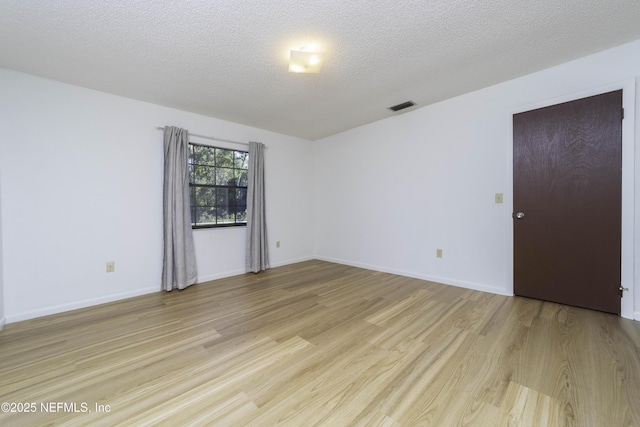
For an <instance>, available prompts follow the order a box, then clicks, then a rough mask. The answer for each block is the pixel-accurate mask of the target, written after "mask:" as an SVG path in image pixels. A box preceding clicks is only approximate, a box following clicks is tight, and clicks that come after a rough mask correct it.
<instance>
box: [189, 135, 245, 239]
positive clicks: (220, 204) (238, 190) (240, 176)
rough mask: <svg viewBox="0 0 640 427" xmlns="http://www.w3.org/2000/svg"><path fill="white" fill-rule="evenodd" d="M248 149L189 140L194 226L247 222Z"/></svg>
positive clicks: (192, 224) (229, 224)
mask: <svg viewBox="0 0 640 427" xmlns="http://www.w3.org/2000/svg"><path fill="white" fill-rule="evenodd" d="M248 174H249V153H247V152H246V151H238V150H229V149H226V148H218V147H209V146H206V145H198V144H189V191H190V195H191V226H192V227H193V228H206V227H224V226H232V225H246V223H247V181H248Z"/></svg>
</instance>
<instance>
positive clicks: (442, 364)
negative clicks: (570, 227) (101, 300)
mask: <svg viewBox="0 0 640 427" xmlns="http://www.w3.org/2000/svg"><path fill="white" fill-rule="evenodd" d="M639 346H640V323H639V322H633V321H628V320H625V319H621V318H619V317H617V316H613V315H610V314H605V313H599V312H594V311H589V310H583V309H579V308H573V307H567V306H563V305H558V304H552V303H546V302H541V301H537V300H530V299H525V298H518V297H515V298H513V297H504V296H499V295H491V294H486V293H482V292H476V291H471V290H465V289H460V288H455V287H451V286H444V285H439V284H435V283H431V282H425V281H421V280H416V279H411V278H406V277H399V276H394V275H390V274H385V273H379V272H374V271H369V270H362V269H358V268H353V267H348V266H343V265H336V264H331V263H326V262H321V261H309V262H304V263H300V264H295V265H290V266H285V267H279V268H274V269H271V270H269V271H267V272H265V273H261V274H258V275H254V274H249V275H243V276H238V277H233V278H228V279H223V280H218V281H215V282H209V283H205V284H201V285H196V286H193V287H191V288H188V289H187V290H184V291H174V292H171V293H160V292H159V293H157V294H152V295H145V296H142V297H137V298H132V299H128V300H125V301H119V302H115V303H110V304H105V305H102V306H98V307H92V308H88V309H83V310H77V311H74V312H69V313H63V314H59V315H53V316H48V317H46V318H40V319H35V320H30V321H25V322H20V323H14V324H9V325H7V326H6V327H5V330H4V331H2V332H0V402H14V403H15V405H14V406H13V408H10V409H16V410H17V409H20V408H19V407H18V405H19V404H22V405H23V406H24V404H31V403H35V409H36V412H35V413H31V414H24V413H20V414H17V413H0V425H2V426H33V425H41V424H50V425H71V426H75V425H78V426H86V425H92V426H93V425H98V426H99V425H105V426H112V425H135V426H144V425H167V426H182V425H221V426H225V425H238V426H245V425H252V426H274V425H288V426H311V425H323V426H364V425H375V426H377V425H380V426H414V425H428V426H454V425H472V426H491V427H493V426H500V425H505V426H506V425H509V426H511V425H514V426H516V425H521V426H556V425H557V426H580V427H583V426H587V427H589V426H595V427H599V426H607V427H611V426H640V348H639ZM58 402H59V403H60V405H63V404H65V403H66V404H67V408H65V407H64V406H58V405H59V403H58ZM42 404H44V405H45V408H48V409H49V410H51V409H52V408H53V409H54V410H58V411H61V412H46V411H44V410H43V407H42V406H41V405H42ZM72 404H75V405H76V407H75V410H76V411H79V412H65V409H66V410H67V411H69V410H73V409H74V407H73V406H70V405H72ZM96 404H97V405H102V406H101V407H100V408H102V411H96ZM47 405H48V406H47ZM84 405H86V406H84ZM107 405H108V406H107ZM5 409H6V408H5ZM32 409H34V408H33V407H32ZM84 410H87V411H91V412H86V413H83V412H82V411H84Z"/></svg>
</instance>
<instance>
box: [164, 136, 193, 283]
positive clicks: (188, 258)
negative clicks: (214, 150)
mask: <svg viewBox="0 0 640 427" xmlns="http://www.w3.org/2000/svg"><path fill="white" fill-rule="evenodd" d="M188 156H189V133H188V132H187V130H186V129H180V128H177V127H173V126H165V128H164V187H163V205H164V209H163V211H164V260H163V263H162V288H163V289H164V290H165V291H171V290H173V289H175V288H178V289H184V288H186V287H187V286H189V285H193V284H194V283H196V280H197V278H198V274H197V271H196V253H195V249H194V246H193V232H192V230H191V208H190V206H189V205H190V203H189V169H188V166H187V162H188Z"/></svg>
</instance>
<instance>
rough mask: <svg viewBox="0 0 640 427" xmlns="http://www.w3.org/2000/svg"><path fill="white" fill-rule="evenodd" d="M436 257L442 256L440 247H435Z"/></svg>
mask: <svg viewBox="0 0 640 427" xmlns="http://www.w3.org/2000/svg"><path fill="white" fill-rule="evenodd" d="M436 258H442V249H436Z"/></svg>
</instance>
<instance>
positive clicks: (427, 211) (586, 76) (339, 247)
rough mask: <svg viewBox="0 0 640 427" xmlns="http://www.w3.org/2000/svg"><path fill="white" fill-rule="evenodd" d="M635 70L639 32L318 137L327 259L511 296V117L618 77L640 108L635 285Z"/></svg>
mask: <svg viewBox="0 0 640 427" xmlns="http://www.w3.org/2000/svg"><path fill="white" fill-rule="evenodd" d="M636 76H640V40H638V41H636V42H634V43H630V44H627V45H623V46H619V47H617V48H615V49H610V50H608V51H605V52H601V53H599V54H597V55H593V56H590V57H586V58H582V59H580V60H577V61H573V62H570V63H566V64H563V65H560V66H557V67H554V68H551V69H547V70H543V71H540V72H538V73H535V74H531V75H529V76H525V77H522V78H519V79H516V80H512V81H509V82H505V83H502V84H499V85H496V86H492V87H489V88H486V89H483V90H479V91H476V92H472V93H468V94H465V95H462V96H459V97H456V98H453V99H449V100H447V101H444V102H440V103H438V104H435V105H431V106H426V107H423V108H420V109H417V110H414V111H411V112H407V113H405V114H401V115H398V116H394V117H391V118H388V119H386V120H382V121H379V122H376V123H373V124H370V125H366V126H362V127H359V128H356V129H352V130H350V131H346V132H343V133H341V134H338V135H335V136H332V137H328V138H325V139H323V140H320V141H316V142H315V143H314V160H315V176H316V178H315V186H316V191H315V197H316V199H315V205H316V211H317V212H319V213H320V214H318V215H317V218H316V224H317V227H316V254H317V257H318V258H320V259H325V260H331V261H335V262H341V263H345V264H350V265H356V266H361V267H367V268H372V269H376V270H382V271H388V272H393V273H399V274H403V275H407V276H413V277H419V278H425V279H430V280H435V281H439V282H442V283H447V284H453V285H458V286H462V287H467V288H472V289H480V290H488V291H492V292H496V293H500V294H507V295H511V294H512V293H513V281H512V280H513V279H512V246H511V245H512V240H511V239H512V236H511V227H512V219H511V211H512V198H511V176H512V169H510V168H511V157H510V155H509V153H510V150H511V144H512V140H511V132H510V117H511V114H512V113H513V112H514V111H517V110H519V111H524V110H526V108H527V106H533V105H535V104H541V103H546V102H548V103H552V102H550V101H553V100H561V99H563V98H567V97H569V98H570V97H572V96H576V97H577V96H579V95H580V94H583V93H586V92H589V91H594V90H597V89H598V88H602V89H610V88H611V87H612V86H616V85H617V86H619V87H622V86H625V88H626V89H627V93H626V97H625V108H626V109H627V113H629V112H632V114H628V116H627V120H625V126H626V129H627V133H626V140H625V142H624V144H625V148H624V149H625V150H626V151H625V153H626V154H627V157H626V162H627V163H626V166H625V170H624V172H623V174H624V177H625V178H623V179H625V180H626V181H625V182H626V184H625V187H624V191H625V201H624V203H625V206H626V207H625V208H624V209H625V215H626V218H627V225H629V222H630V227H628V226H627V227H626V228H625V229H624V230H625V231H624V233H625V235H623V245H624V244H625V243H626V246H625V248H624V254H623V264H624V267H623V269H624V271H623V274H626V276H625V277H626V280H627V281H626V284H627V285H630V287H631V291H632V292H633V290H634V286H633V282H634V279H633V277H634V270H635V274H636V279H635V282H638V276H637V274H640V256H639V255H640V234H638V232H639V231H640V230H639V229H640V227H639V224H638V220H637V219H634V218H635V217H636V215H634V212H640V204H639V203H640V202H639V201H640V159H639V158H638V156H637V155H635V158H634V154H633V148H634V136H633V127H634V124H635V123H636V122H639V121H640V119H639V118H638V116H637V115H635V114H633V110H634V103H637V101H638V100H640V97H639V96H638V91H637V90H635V89H634V88H633V86H634V84H633V83H634V80H633V79H635V78H636ZM629 81H631V92H630V93H629V91H628V88H629ZM629 95H630V96H629ZM634 117H635V118H634ZM629 129H631V133H629ZM636 134H637V132H636ZM639 141H640V137H639V136H637V135H636V136H635V145H636V146H637V145H638V144H639ZM629 154H631V155H629ZM634 176H635V178H634ZM634 179H635V181H634ZM634 183H635V190H634V189H633V187H634ZM495 193H505V203H503V204H495V203H494V195H495ZM634 204H635V211H634ZM634 229H635V230H637V231H635V239H634V237H633V236H634V231H633V230H634ZM437 248H442V249H443V258H441V259H438V258H436V256H435V254H436V249H437ZM634 251H635V254H634ZM634 310H635V316H636V318H640V291H638V292H635V305H634V299H633V293H626V297H625V298H624V299H623V315H625V316H626V317H633V316H634Z"/></svg>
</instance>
